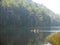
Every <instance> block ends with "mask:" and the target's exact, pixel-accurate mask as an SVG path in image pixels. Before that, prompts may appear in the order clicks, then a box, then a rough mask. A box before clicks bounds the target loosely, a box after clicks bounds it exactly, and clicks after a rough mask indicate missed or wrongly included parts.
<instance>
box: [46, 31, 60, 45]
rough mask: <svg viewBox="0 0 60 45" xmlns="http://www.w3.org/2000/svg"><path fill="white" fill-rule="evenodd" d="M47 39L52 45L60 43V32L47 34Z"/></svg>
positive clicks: (59, 44)
mask: <svg viewBox="0 0 60 45" xmlns="http://www.w3.org/2000/svg"><path fill="white" fill-rule="evenodd" d="M46 41H47V42H49V43H51V44H52V45H60V32H56V33H52V34H50V35H49V36H47V38H46Z"/></svg>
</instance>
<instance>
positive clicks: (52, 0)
mask: <svg viewBox="0 0 60 45" xmlns="http://www.w3.org/2000/svg"><path fill="white" fill-rule="evenodd" d="M32 1H34V2H36V3H39V4H43V5H44V6H46V7H47V8H48V9H50V10H52V11H53V12H54V13H56V14H60V0H32Z"/></svg>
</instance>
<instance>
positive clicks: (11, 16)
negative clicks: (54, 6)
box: [0, 0, 60, 45]
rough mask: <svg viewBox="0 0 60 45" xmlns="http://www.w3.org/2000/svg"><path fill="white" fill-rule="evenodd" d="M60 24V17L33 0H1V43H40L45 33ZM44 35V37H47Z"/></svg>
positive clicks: (25, 44) (18, 44)
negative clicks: (44, 31)
mask: <svg viewBox="0 0 60 45" xmlns="http://www.w3.org/2000/svg"><path fill="white" fill-rule="evenodd" d="M51 26H60V17H59V15H58V14H55V13H54V12H52V11H51V10H49V9H48V8H46V7H45V6H44V5H42V4H41V5H40V4H37V3H35V2H32V0H0V45H34V44H35V45H39V42H40V40H41V41H43V40H44V39H43V38H42V37H43V36H44V35H45V36H46V35H48V34H49V33H48V34H44V33H41V32H39V33H38V31H36V30H50V27H51ZM45 36H44V37H45Z"/></svg>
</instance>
